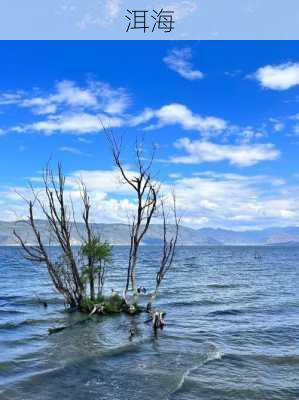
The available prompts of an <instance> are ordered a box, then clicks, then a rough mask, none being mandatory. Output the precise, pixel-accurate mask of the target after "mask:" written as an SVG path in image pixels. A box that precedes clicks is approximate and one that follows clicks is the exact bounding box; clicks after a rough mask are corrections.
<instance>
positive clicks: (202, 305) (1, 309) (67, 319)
mask: <svg viewBox="0 0 299 400" xmlns="http://www.w3.org/2000/svg"><path fill="white" fill-rule="evenodd" d="M256 250H257V251H258V253H259V254H260V255H261V258H258V259H257V258H255V253H256ZM160 251H161V249H159V247H144V248H143V249H142V253H141V257H140V264H139V272H140V274H139V283H140V284H142V285H144V286H147V287H148V288H150V284H149V283H148V282H149V280H148V279H149V277H153V271H154V270H155V268H156V267H157V262H158V259H159V254H160ZM127 252H128V249H127V248H125V247H116V248H115V249H114V261H113V266H112V267H111V268H110V270H109V275H108V279H109V284H108V286H107V291H108V292H110V290H111V288H115V289H117V288H122V287H123V285H124V281H125V273H126V256H127ZM151 283H153V279H152V281H151ZM298 284H299V248H296V247H290V248H285V247H260V248H258V249H256V248H253V247H200V248H195V247H181V248H179V249H178V252H177V258H176V262H175V269H174V270H173V271H171V272H170V273H169V275H168V277H167V278H166V281H165V283H164V286H163V287H162V288H161V295H160V297H159V301H158V306H159V308H161V309H163V310H164V311H166V312H167V317H166V322H167V326H166V329H165V330H164V331H163V332H161V333H159V335H158V338H155V337H154V336H153V334H152V331H151V327H150V325H148V324H146V323H145V320H146V319H147V316H146V315H144V314H141V315H139V316H136V317H128V316H125V315H121V316H114V317H97V316H94V318H93V319H92V320H91V321H89V322H86V323H82V324H80V325H76V326H75V327H73V328H69V329H67V330H64V331H62V332H60V333H57V334H54V335H51V336H49V335H48V328H50V327H55V326H60V325H66V324H70V323H72V322H73V321H75V320H78V319H81V318H83V317H82V315H80V314H77V313H73V314H68V313H66V312H65V311H64V305H63V302H62V300H61V298H60V296H59V295H58V294H57V293H56V292H55V291H54V290H53V288H52V285H51V283H50V280H49V278H48V275H47V272H46V271H45V270H44V269H43V268H41V267H37V266H34V265H31V264H30V263H29V262H27V261H24V260H23V259H22V258H21V256H20V253H19V250H18V249H17V248H10V247H6V248H5V247H1V248H0V399H1V400H8V399H9V400H21V399H22V400H31V399H32V400H50V399H51V400H52V399H55V400H60V399H66V400H68V399H76V400H81V399H84V400H89V399H101V400H102V399H103V400H106V399H107V400H108V399H109V400H110V399H111V400H112V399H113V400H118V399H119V400H127V399H132V400H134V399H143V400H147V399H151V400H153V399H161V400H162V399H169V400H178V399H181V400H193V399H204V400H226V399H227V400H228V399H229V400H234V399H235V400H243V399H244V400H245V399H246V400H255V399H259V400H260V399H265V400H275V399H277V400H278V399H279V400H283V399H286V400H295V399H299V314H298V311H299V289H298ZM37 296H39V297H40V298H42V299H44V300H46V301H47V302H48V307H47V308H44V307H43V305H42V304H40V303H39V301H38V299H37ZM130 327H134V328H135V329H136V331H137V335H136V337H134V338H133V340H132V341H130V340H129V329H130Z"/></svg>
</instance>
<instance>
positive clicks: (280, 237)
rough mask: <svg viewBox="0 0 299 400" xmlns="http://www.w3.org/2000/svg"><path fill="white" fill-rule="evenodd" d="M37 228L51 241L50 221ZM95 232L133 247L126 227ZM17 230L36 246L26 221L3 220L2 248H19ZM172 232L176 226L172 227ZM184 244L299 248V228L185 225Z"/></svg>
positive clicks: (156, 237)
mask: <svg viewBox="0 0 299 400" xmlns="http://www.w3.org/2000/svg"><path fill="white" fill-rule="evenodd" d="M37 226H38V228H39V230H40V231H41V232H42V234H43V236H44V240H45V241H47V240H48V236H49V235H48V226H47V223H46V221H42V220H40V221H37ZM93 228H94V230H95V231H96V232H97V233H98V235H100V236H101V237H102V239H103V240H107V241H108V242H109V243H111V244H114V245H128V244H129V234H128V232H129V230H128V225H126V224H93ZM13 229H16V230H17V232H18V233H20V234H21V236H22V237H23V238H25V240H26V242H27V243H29V244H34V236H33V234H32V232H31V230H30V227H29V226H28V225H26V224H25V223H24V222H5V221H0V245H2V246H9V245H16V244H17V242H16V240H15V237H14V235H13ZM169 229H170V233H171V230H173V229H174V226H170V227H169ZM82 234H83V225H82V224H78V225H77V228H75V227H73V230H72V242H73V244H80V243H81V241H82V236H83V235H82ZM162 237H163V227H162V225H152V226H151V227H150V229H149V231H148V233H147V235H146V236H145V237H144V240H143V243H142V244H143V245H160V244H162V243H163V242H162ZM178 243H179V244H180V245H185V246H225V245H230V246H234V245H236V246H238V245H272V246H273V245H280V246H281V245H284V246H296V245H299V227H286V228H279V227H277V228H267V229H263V230H254V231H245V232H238V231H233V230H229V229H215V228H202V229H197V230H196V229H192V228H188V227H185V226H182V227H181V230H180V235H179V241H178Z"/></svg>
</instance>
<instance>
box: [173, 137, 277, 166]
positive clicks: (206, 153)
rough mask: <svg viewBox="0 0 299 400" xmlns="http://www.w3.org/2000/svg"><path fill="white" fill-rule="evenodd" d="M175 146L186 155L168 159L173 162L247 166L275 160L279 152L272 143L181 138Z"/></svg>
mask: <svg viewBox="0 0 299 400" xmlns="http://www.w3.org/2000/svg"><path fill="white" fill-rule="evenodd" d="M175 147H177V148H178V149H183V150H185V151H186V152H187V155H184V156H176V157H172V158H171V159H170V161H171V162H173V163H182V164H200V163H203V162H218V161H229V163H230V164H232V165H237V166H239V167H249V166H252V165H255V164H257V163H258V162H260V161H266V160H275V159H277V158H278V157H279V155H280V153H279V151H278V150H276V149H275V147H274V146H273V145H272V144H269V143H268V144H252V145H228V144H227V145H224V144H215V143H211V142H206V141H201V140H194V141H191V140H190V139H188V138H182V139H180V140H178V141H177V142H176V143H175Z"/></svg>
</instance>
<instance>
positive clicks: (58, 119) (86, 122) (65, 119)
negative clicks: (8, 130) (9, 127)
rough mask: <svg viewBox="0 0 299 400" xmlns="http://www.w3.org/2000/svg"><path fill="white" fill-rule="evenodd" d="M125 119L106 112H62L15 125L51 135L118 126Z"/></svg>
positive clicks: (19, 128) (76, 133) (100, 129)
mask: <svg viewBox="0 0 299 400" xmlns="http://www.w3.org/2000/svg"><path fill="white" fill-rule="evenodd" d="M122 124H123V121H122V119H121V118H118V117H108V116H106V115H104V114H96V115H94V114H88V113H77V114H62V115H55V116H52V117H50V118H48V119H46V120H44V121H38V122H34V123H33V124H31V125H26V126H24V127H15V128H14V129H15V130H16V131H18V130H19V131H20V130H21V131H22V130H23V131H37V132H41V133H46V134H48V135H51V134H53V133H56V132H61V133H68V134H72V135H81V134H86V133H95V132H100V131H102V130H103V126H108V127H111V128H118V127H120V126H122Z"/></svg>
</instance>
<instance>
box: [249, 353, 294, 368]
mask: <svg viewBox="0 0 299 400" xmlns="http://www.w3.org/2000/svg"><path fill="white" fill-rule="evenodd" d="M248 358H250V356H248ZM253 358H254V359H255V360H258V361H259V362H263V363H265V364H271V365H298V364H299V354H288V355H266V354H261V355H256V356H253Z"/></svg>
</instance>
